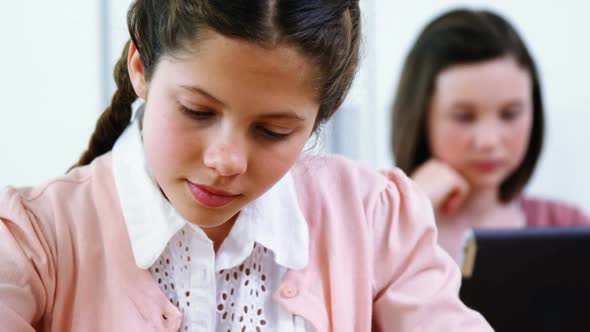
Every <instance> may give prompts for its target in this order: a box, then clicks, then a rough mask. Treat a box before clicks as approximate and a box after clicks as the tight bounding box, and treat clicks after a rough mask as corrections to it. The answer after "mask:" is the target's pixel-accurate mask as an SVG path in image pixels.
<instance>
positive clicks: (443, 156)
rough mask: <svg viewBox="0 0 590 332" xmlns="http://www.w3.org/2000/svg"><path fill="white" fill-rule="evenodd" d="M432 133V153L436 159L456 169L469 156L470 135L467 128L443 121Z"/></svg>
mask: <svg viewBox="0 0 590 332" xmlns="http://www.w3.org/2000/svg"><path fill="white" fill-rule="evenodd" d="M430 132H431V135H430V137H429V145H430V152H431V154H432V156H433V157H434V158H437V159H439V160H441V161H443V162H445V163H447V164H450V165H451V166H455V167H456V166H458V165H459V164H460V163H461V161H462V160H464V159H465V157H466V156H467V155H468V153H467V152H468V151H467V150H468V146H469V140H470V134H469V131H468V130H466V129H465V128H458V127H457V126H453V125H451V124H445V123H443V122H442V121H441V123H439V124H438V125H437V126H436V127H434V128H432V130H431V131H430Z"/></svg>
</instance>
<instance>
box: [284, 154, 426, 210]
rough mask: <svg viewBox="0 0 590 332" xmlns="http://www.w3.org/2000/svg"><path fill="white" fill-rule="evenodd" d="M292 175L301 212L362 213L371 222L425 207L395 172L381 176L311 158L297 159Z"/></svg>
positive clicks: (331, 159)
mask: <svg viewBox="0 0 590 332" xmlns="http://www.w3.org/2000/svg"><path fill="white" fill-rule="evenodd" d="M292 174H293V179H294V182H295V187H296V191H297V195H298V196H299V200H300V203H301V204H302V208H303V209H306V208H311V209H318V208H321V209H326V208H328V209H332V210H340V211H347V212H349V213H352V212H354V211H355V210H362V211H364V212H365V214H371V215H366V217H367V218H369V219H374V218H373V217H374V214H375V213H376V214H380V213H381V211H387V213H389V212H390V210H392V209H393V210H397V209H400V208H403V209H404V210H408V209H414V208H420V209H421V208H422V207H424V206H429V201H428V199H427V197H426V195H424V194H423V193H422V192H421V191H420V190H419V188H417V186H416V185H415V183H414V182H413V181H411V180H410V179H409V178H408V177H407V176H406V175H405V174H404V173H403V172H402V171H401V170H399V169H395V168H394V169H392V170H390V171H388V172H387V173H386V174H382V173H379V172H377V171H375V170H373V169H370V168H368V167H366V166H364V165H362V164H360V163H358V162H355V161H352V160H349V159H346V158H343V157H340V156H313V157H303V158H302V159H300V160H299V161H298V162H297V163H296V165H295V166H294V168H293V169H292ZM412 212H416V213H419V211H412ZM419 214H420V213H419Z"/></svg>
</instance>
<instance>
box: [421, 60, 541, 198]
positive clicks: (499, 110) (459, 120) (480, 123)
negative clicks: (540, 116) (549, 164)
mask: <svg viewBox="0 0 590 332" xmlns="http://www.w3.org/2000/svg"><path fill="white" fill-rule="evenodd" d="M532 117H533V104H532V83H531V78H530V74H529V72H528V70H526V69H525V68H523V67H521V66H520V65H519V64H518V63H517V62H516V61H515V60H514V59H513V58H511V57H503V58H498V59H494V60H491V61H485V62H479V63H474V64H464V65H457V66H452V67H450V68H448V69H446V70H444V71H442V72H441V73H440V74H439V75H438V77H437V79H436V82H435V90H434V94H433V97H432V100H431V104H430V109H429V112H428V120H427V123H428V136H429V137H428V141H429V145H430V148H431V153H432V155H433V157H434V158H437V159H439V160H442V161H444V162H446V163H447V164H449V165H450V166H451V167H453V168H454V169H455V170H457V171H458V172H459V173H460V174H461V175H463V176H464V177H465V178H466V180H467V181H468V182H469V183H470V185H471V186H472V189H476V190H477V189H494V190H497V189H498V188H499V186H500V184H501V183H502V182H503V181H504V180H505V179H506V178H507V177H508V176H509V175H510V174H511V173H512V172H513V171H515V170H516V169H517V168H518V166H519V165H520V163H521V161H522V160H523V158H524V156H525V154H526V151H527V147H528V144H529V137H530V132H531V126H532Z"/></svg>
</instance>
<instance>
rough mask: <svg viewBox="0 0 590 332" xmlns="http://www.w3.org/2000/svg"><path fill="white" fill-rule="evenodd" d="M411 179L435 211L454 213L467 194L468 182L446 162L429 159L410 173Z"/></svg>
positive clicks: (444, 213)
mask: <svg viewBox="0 0 590 332" xmlns="http://www.w3.org/2000/svg"><path fill="white" fill-rule="evenodd" d="M412 179H413V180H414V181H415V182H416V183H417V184H418V186H419V187H420V189H422V190H423V191H424V192H426V195H427V196H428V197H429V198H430V201H431V203H432V206H433V208H434V210H435V212H437V213H441V214H443V215H445V216H451V215H453V214H455V213H456V212H457V211H458V210H459V209H460V207H461V205H462V204H463V202H464V201H465V199H466V198H467V195H468V194H469V190H470V188H469V183H468V182H467V180H465V178H464V177H463V176H461V174H459V173H458V172H457V171H456V170H455V169H453V168H452V167H451V166H449V165H448V164H446V163H444V162H442V161H440V160H437V159H430V160H428V161H427V162H425V163H424V164H422V165H421V166H420V167H418V169H417V170H416V171H415V172H414V173H413V174H412Z"/></svg>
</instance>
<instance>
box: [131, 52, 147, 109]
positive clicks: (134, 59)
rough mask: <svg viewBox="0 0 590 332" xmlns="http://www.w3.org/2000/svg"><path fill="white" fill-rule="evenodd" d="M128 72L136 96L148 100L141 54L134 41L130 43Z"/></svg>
mask: <svg viewBox="0 0 590 332" xmlns="http://www.w3.org/2000/svg"><path fill="white" fill-rule="evenodd" d="M127 70H129V78H130V79H131V85H133V90H135V94H137V96H138V97H139V98H141V99H144V100H145V99H146V95H147V85H146V82H145V76H144V75H143V64H142V63H141V58H140V57H139V52H138V51H137V47H135V43H134V42H133V41H130V42H129V52H128V55H127Z"/></svg>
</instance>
